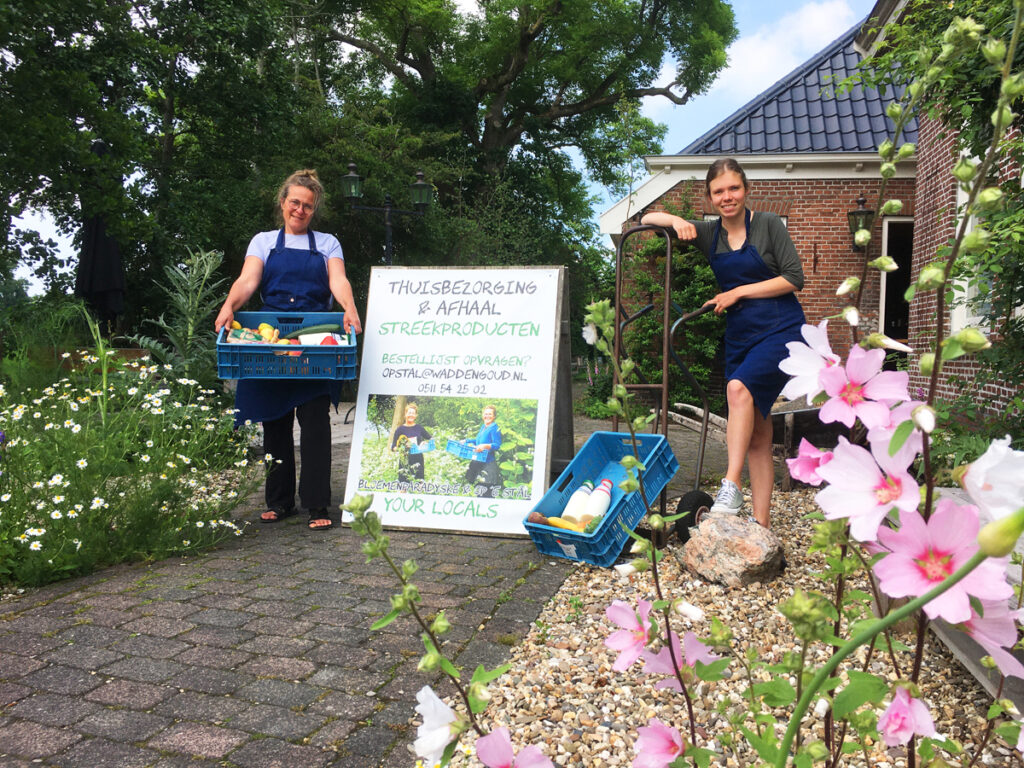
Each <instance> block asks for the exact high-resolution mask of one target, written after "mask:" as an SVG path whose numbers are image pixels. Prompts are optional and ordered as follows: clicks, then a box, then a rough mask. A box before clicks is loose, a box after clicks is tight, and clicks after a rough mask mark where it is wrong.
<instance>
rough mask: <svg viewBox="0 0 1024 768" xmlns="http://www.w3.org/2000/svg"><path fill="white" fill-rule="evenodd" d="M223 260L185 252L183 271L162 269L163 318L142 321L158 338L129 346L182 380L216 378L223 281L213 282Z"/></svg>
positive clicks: (204, 253)
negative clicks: (215, 321) (157, 331)
mask: <svg viewBox="0 0 1024 768" xmlns="http://www.w3.org/2000/svg"><path fill="white" fill-rule="evenodd" d="M222 260H223V257H222V256H221V254H220V253H218V252H217V251H204V250H195V251H193V250H192V249H189V251H188V258H186V259H185V263H184V265H183V266H178V265H177V264H170V265H168V266H166V267H165V268H164V278H165V280H166V283H165V285H163V286H162V290H163V292H164V294H165V295H166V297H167V308H168V313H167V314H161V315H160V317H159V318H157V319H156V320H149V321H147V322H149V323H151V324H152V325H155V326H156V327H157V328H159V329H160V331H161V332H162V333H161V335H160V336H159V337H158V338H154V337H152V336H146V335H143V334H135V335H134V336H130V337H128V338H129V340H130V341H132V342H133V343H135V344H138V345H139V346H140V347H142V348H143V349H145V350H147V351H149V352H150V353H151V354H152V355H153V357H154V358H156V359H157V360H159V361H160V362H161V363H163V364H165V365H170V366H172V367H173V368H174V369H175V371H177V372H178V373H179V374H180V375H182V376H184V377H185V378H192V379H196V380H197V381H200V382H203V383H204V384H210V383H212V382H213V381H214V380H215V379H216V358H215V354H216V343H215V342H216V334H215V333H214V331H213V315H214V312H215V310H216V309H217V306H218V299H219V298H220V297H221V293H222V291H221V286H222V285H223V284H224V282H225V280H224V279H223V278H219V279H214V275H215V274H216V272H217V269H218V267H220V264H221V261H222Z"/></svg>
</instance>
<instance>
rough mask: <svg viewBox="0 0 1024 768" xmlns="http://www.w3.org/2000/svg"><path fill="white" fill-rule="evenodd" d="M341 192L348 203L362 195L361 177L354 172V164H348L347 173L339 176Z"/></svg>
mask: <svg viewBox="0 0 1024 768" xmlns="http://www.w3.org/2000/svg"><path fill="white" fill-rule="evenodd" d="M341 193H342V195H343V196H344V197H345V199H346V200H348V201H349V202H350V203H351V202H355V201H356V200H358V199H360V198H361V197H362V196H363V177H362V176H360V175H359V174H358V173H356V164H355V163H349V164H348V173H346V174H345V175H344V176H342V177H341Z"/></svg>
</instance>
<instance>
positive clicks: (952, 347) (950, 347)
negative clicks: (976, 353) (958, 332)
mask: <svg viewBox="0 0 1024 768" xmlns="http://www.w3.org/2000/svg"><path fill="white" fill-rule="evenodd" d="M966 354H967V352H966V350H964V348H963V347H962V346H961V345H960V342H959V341H957V340H956V339H954V338H952V337H950V338H948V339H946V340H945V341H944V342H942V359H943V360H956V359H957V358H958V357H963V356H964V355H966Z"/></svg>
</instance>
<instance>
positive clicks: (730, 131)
mask: <svg viewBox="0 0 1024 768" xmlns="http://www.w3.org/2000/svg"><path fill="white" fill-rule="evenodd" d="M862 23H863V22H861V23H859V24H856V25H855V26H853V27H852V28H851V29H850V30H849V31H847V32H846V34H845V35H843V36H842V37H840V38H839V39H838V40H836V41H835V42H833V43H832V44H831V45H830V46H829V47H828V48H826V49H824V50H823V51H821V52H819V53H818V54H817V55H816V56H814V57H812V58H811V59H809V60H808V61H806V62H804V64H802V65H801V66H799V67H797V68H796V69H795V70H793V71H792V72H790V73H789V74H788V75H787V76H786V77H784V78H782V79H781V80H779V81H778V82H777V83H775V85H773V86H772V87H771V88H769V89H768V90H766V91H765V92H764V93H762V94H761V95H760V96H758V97H757V98H756V99H754V100H753V101H751V102H749V103H747V104H746V105H745V106H743V107H741V108H740V109H739V110H737V111H736V112H734V113H733V114H732V115H730V116H729V117H727V118H726V119H725V120H723V121H722V122H720V123H719V124H718V125H716V126H715V127H714V128H712V129H711V130H710V131H708V132H707V133H705V134H704V135H703V136H701V137H700V138H699V139H697V140H695V141H694V142H692V143H691V144H690V145H689V146H687V147H686V148H685V149H683V150H682V151H681V152H680V154H682V155H724V154H729V153H740V152H749V153H761V154H764V153H769V152H771V153H774V152H870V151H873V150H874V149H875V148H876V147H877V146H878V145H879V144H880V143H881V142H882V141H883V140H884V139H885V138H886V137H887V136H888V135H890V134H891V132H892V129H893V125H892V121H890V120H889V118H888V117H886V116H885V106H886V104H888V103H889V102H890V101H892V98H893V94H891V93H890V94H889V95H888V96H887V97H886V98H884V99H883V97H882V96H880V95H879V93H878V92H877V91H875V90H865V89H863V88H862V87H860V86H859V85H858V86H855V87H854V88H852V89H851V90H850V91H849V92H848V93H843V94H841V95H838V96H836V95H835V91H836V85H837V84H838V83H839V82H840V81H841V80H843V79H844V78H846V77H848V76H849V75H852V74H854V73H855V72H856V69H857V64H858V62H859V61H860V55H859V54H858V53H857V51H856V50H855V49H854V47H853V41H854V38H855V36H856V34H857V32H858V31H859V30H860V28H861V25H862ZM897 95H898V94H897ZM901 139H902V140H903V141H917V121H916V119H915V120H912V121H911V122H910V124H909V125H908V126H907V127H906V128H905V129H904V133H903V136H902V137H901Z"/></svg>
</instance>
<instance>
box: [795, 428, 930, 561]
mask: <svg viewBox="0 0 1024 768" xmlns="http://www.w3.org/2000/svg"><path fill="white" fill-rule="evenodd" d="M907 466H908V464H907V463H906V462H905V460H904V457H903V456H902V454H901V453H898V454H897V455H896V456H890V455H889V453H888V451H887V450H880V449H879V447H878V446H876V445H875V444H872V446H871V453H868V451H867V450H865V449H864V448H861V447H860V446H859V445H850V442H849V441H848V440H847V439H846V438H845V437H840V438H839V445H837V446H836V449H835V451H834V452H833V454H832V461H830V462H829V463H828V464H825V465H819V466H818V475H819V476H820V477H821V478H822V479H823V480H825V481H826V482H827V483H829V486H828V487H827V488H825V489H824V490H821V491H818V494H817V495H816V496H815V497H814V500H815V501H816V502H817V503H818V506H820V507H821V509H822V512H824V513H825V518H826V519H827V520H838V519H840V518H844V517H845V518H849V520H850V535H851V536H853V538H855V539H856V540H857V541H874V540H875V539H876V538H877V535H878V526H879V525H881V523H882V520H884V519H885V516H886V515H887V514H889V511H890V510H892V508H893V507H896V508H897V509H899V510H900V512H910V511H912V510H915V509H917V505H918V504H919V503H920V502H921V496H920V492H919V491H918V487H917V483H916V482H915V480H914V478H913V477H912V476H911V475H910V473H909V472H908V471H907Z"/></svg>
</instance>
